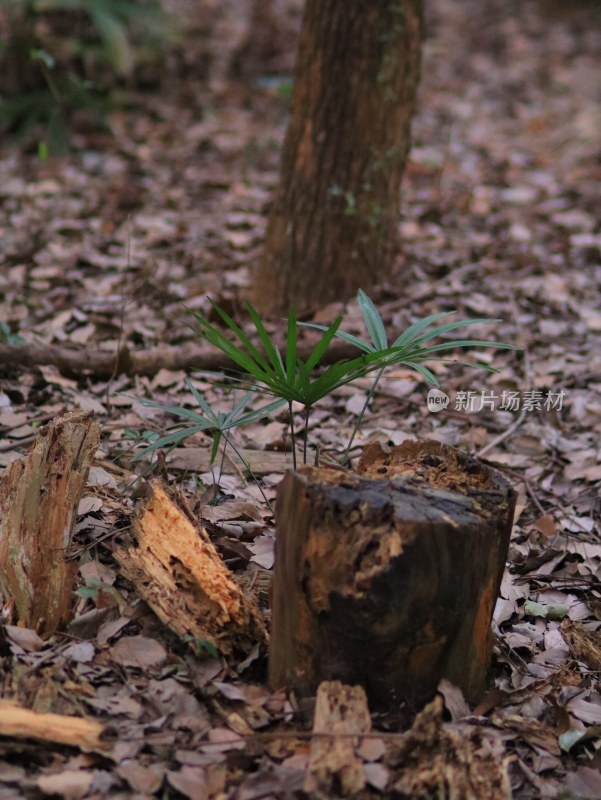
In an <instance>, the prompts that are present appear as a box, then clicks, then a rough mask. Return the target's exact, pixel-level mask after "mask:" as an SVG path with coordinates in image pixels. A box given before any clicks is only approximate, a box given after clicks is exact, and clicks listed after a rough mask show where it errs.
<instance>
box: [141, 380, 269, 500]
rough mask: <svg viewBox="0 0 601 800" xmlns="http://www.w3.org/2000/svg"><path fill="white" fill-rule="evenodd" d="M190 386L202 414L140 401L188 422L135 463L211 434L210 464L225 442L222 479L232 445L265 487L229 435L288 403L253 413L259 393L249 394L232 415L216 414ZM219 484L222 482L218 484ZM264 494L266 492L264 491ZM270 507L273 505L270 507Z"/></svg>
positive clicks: (156, 444)
mask: <svg viewBox="0 0 601 800" xmlns="http://www.w3.org/2000/svg"><path fill="white" fill-rule="evenodd" d="M186 385H187V386H188V388H189V389H190V391H191V392H192V394H193V396H194V399H195V400H196V402H197V403H198V405H199V406H200V409H201V411H200V413H199V412H197V411H191V410H189V409H187V408H181V407H180V406H171V405H167V404H164V403H158V402H156V401H155V400H148V399H146V398H142V399H137V401H138V402H139V403H141V404H142V405H144V406H150V407H151V408H160V409H162V410H163V411H166V412H167V413H168V414H173V416H175V417H179V418H180V419H181V420H183V421H184V426H183V427H178V428H177V430H175V431H171V432H170V433H168V434H166V435H165V436H161V437H160V438H158V439H155V440H154V441H153V442H152V444H150V445H148V447H145V448H144V450H142V451H141V452H139V453H137V455H136V456H135V457H134V459H133V460H134V461H137V460H139V459H141V458H144V457H145V456H148V455H150V454H151V453H154V452H155V451H156V450H159V449H162V448H165V447H174V446H175V445H176V444H179V443H180V442H182V441H183V440H184V439H187V438H188V437H189V436H192V435H193V434H194V433H199V432H200V431H205V432H207V433H210V434H211V436H212V438H213V443H212V447H211V456H210V463H211V465H212V464H214V462H215V459H216V458H217V453H218V452H219V446H220V444H221V441H222V440H223V443H224V444H223V448H222V453H221V465H220V468H219V475H221V470H222V468H223V460H224V457H225V449H226V447H227V446H228V445H229V446H230V447H231V448H232V450H233V451H234V452H235V454H236V455H237V456H238V458H239V459H240V461H241V462H242V463H243V464H244V467H245V469H247V470H248V472H249V473H250V475H251V476H252V478H253V479H254V480H255V483H257V486H259V489H260V490H261V487H260V485H259V483H258V481H257V480H256V478H255V476H254V475H253V472H252V470H251V468H250V465H249V464H248V463H247V461H246V460H245V458H244V456H243V455H242V453H241V452H240V451H239V450H238V448H237V447H236V445H235V444H234V442H233V441H232V439H231V438H230V436H229V435H228V432H229V431H230V430H232V429H233V428H238V427H240V426H241V425H247V424H248V423H250V422H257V421H258V420H260V419H263V418H264V417H267V416H269V415H270V414H272V413H273V412H274V411H276V410H277V409H278V408H281V407H282V406H283V405H284V400H275V401H273V402H271V403H267V405H264V406H261V407H260V408H257V409H254V410H252V411H246V408H247V407H248V405H249V403H250V402H251V400H252V399H254V397H255V393H254V392H253V391H249V392H247V393H246V394H245V395H244V397H242V399H241V400H239V401H238V402H234V405H233V407H232V409H231V411H228V412H224V411H215V410H214V409H212V408H211V406H210V405H209V404H208V403H207V401H206V400H205V398H204V397H203V396H202V394H201V393H200V392H199V391H198V389H196V387H195V386H194V385H193V384H192V383H191V382H190V381H186ZM217 483H219V480H218V481H217ZM261 492H262V490H261ZM263 497H264V499H265V501H266V502H267V503H268V501H267V498H265V495H263ZM268 505H269V503H268Z"/></svg>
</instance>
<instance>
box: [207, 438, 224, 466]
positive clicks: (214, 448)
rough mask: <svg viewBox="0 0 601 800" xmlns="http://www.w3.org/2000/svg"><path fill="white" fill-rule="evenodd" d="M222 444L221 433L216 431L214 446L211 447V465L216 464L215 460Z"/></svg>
mask: <svg viewBox="0 0 601 800" xmlns="http://www.w3.org/2000/svg"><path fill="white" fill-rule="evenodd" d="M220 442H221V431H215V433H214V434H213V446H212V447H211V457H210V459H209V464H211V465H212V464H214V463H215V459H216V458H217V453H218V452H219V444H220Z"/></svg>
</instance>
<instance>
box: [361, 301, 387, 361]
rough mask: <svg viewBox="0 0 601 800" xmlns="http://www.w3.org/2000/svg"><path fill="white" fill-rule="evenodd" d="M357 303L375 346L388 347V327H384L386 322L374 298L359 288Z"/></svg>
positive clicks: (381, 348) (379, 347) (380, 348)
mask: <svg viewBox="0 0 601 800" xmlns="http://www.w3.org/2000/svg"><path fill="white" fill-rule="evenodd" d="M357 303H358V305H359V311H360V312H361V316H362V317H363V322H364V323H365V327H366V328H367V332H368V333H369V335H370V336H371V339H372V342H373V343H374V347H376V348H377V349H378V350H383V349H384V348H386V347H388V336H387V335H386V329H385V328H384V323H383V322H382V317H381V316H380V312H379V311H378V309H377V308H376V307H375V305H374V304H373V302H372V300H371V299H370V298H369V297H368V296H367V294H366V293H365V292H364V291H363V289H359V293H358V294H357Z"/></svg>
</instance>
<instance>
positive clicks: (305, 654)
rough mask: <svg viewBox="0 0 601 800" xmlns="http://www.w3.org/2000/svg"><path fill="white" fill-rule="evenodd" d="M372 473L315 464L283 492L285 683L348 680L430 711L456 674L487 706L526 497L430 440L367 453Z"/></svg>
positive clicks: (279, 660) (278, 643)
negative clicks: (518, 516) (495, 626)
mask: <svg viewBox="0 0 601 800" xmlns="http://www.w3.org/2000/svg"><path fill="white" fill-rule="evenodd" d="M358 473H359V474H354V473H352V472H350V471H348V470H332V469H326V468H315V467H304V468H302V469H301V470H299V471H298V472H289V473H287V475H286V477H285V478H284V480H283V482H282V483H281V485H280V487H279V489H278V498H277V529H278V541H277V549H276V562H275V579H274V599H273V626H272V635H271V647H270V653H269V678H270V682H271V684H272V686H273V687H274V688H277V687H280V686H283V685H288V686H290V685H292V686H295V687H297V688H298V689H300V690H301V691H308V692H314V691H315V689H316V687H317V686H318V684H319V683H320V682H321V681H324V680H341V681H343V682H344V683H347V684H356V683H359V684H361V685H363V686H364V687H365V689H366V692H367V696H368V698H369V700H370V702H371V703H372V704H373V705H374V706H379V707H382V706H386V707H389V708H390V707H391V704H396V705H397V707H398V706H400V705H401V704H405V705H406V706H407V707H408V708H410V709H417V708H418V707H419V706H420V705H421V704H422V703H423V702H425V701H427V700H428V699H429V698H430V697H431V696H432V695H433V694H434V692H435V691H436V688H437V686H438V684H439V682H440V680H441V679H442V678H446V679H448V680H450V681H452V682H453V683H454V684H456V685H458V686H459V687H460V688H461V689H462V690H463V692H464V694H465V696H466V698H467V699H468V700H470V701H473V702H476V701H477V700H478V699H479V698H480V696H481V694H482V692H483V691H484V688H485V683H486V677H487V671H488V667H489V664H490V657H491V653H492V632H491V627H490V625H491V619H492V613H493V609H494V605H495V601H496V599H497V594H498V590H499V585H500V583H501V577H502V574H503V569H504V566H505V561H506V558H507V550H508V547H509V536H510V532H511V526H512V522H513V511H514V505H515V492H514V491H513V490H512V489H511V487H510V486H509V485H508V484H507V483H506V482H505V481H504V479H503V478H502V477H501V476H500V475H498V474H497V473H495V472H494V471H493V470H490V469H489V468H488V467H486V466H484V465H483V464H481V463H480V462H478V461H477V460H476V459H474V458H472V457H470V456H468V455H467V454H465V453H461V452H460V451H457V450H454V449H453V448H450V447H447V446H446V445H442V444H438V443H437V442H430V441H427V442H405V443H404V444H402V445H400V446H399V447H397V448H394V449H393V450H392V451H391V453H388V454H386V453H384V452H383V451H382V450H381V448H379V446H375V447H372V448H366V451H365V453H364V457H363V458H362V461H361V463H360V465H359V469H358Z"/></svg>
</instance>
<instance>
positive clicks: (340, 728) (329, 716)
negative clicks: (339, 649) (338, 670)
mask: <svg viewBox="0 0 601 800" xmlns="http://www.w3.org/2000/svg"><path fill="white" fill-rule="evenodd" d="M370 730H371V716H370V713H369V708H368V707H367V697H366V695H365V690H364V689H363V687H362V686H345V685H344V684H343V683H340V681H324V682H323V683H322V684H320V686H319V689H318V690H317V698H316V701H315V718H314V721H313V733H314V734H320V733H323V734H326V735H325V736H318V735H316V736H314V737H313V738H312V739H311V752H310V753H309V764H308V767H307V774H306V777H305V782H304V785H303V790H304V791H305V792H306V793H307V794H308V795H309V797H314V798H330V797H333V796H336V797H349V796H350V797H354V796H356V794H357V793H358V792H360V791H361V790H362V789H364V788H365V771H364V769H363V759H362V758H361V757H360V756H358V755H357V754H356V748H357V747H358V746H359V745H360V744H361V738H360V737H359V736H354V735H351V734H360V733H369V731H370ZM336 734H339V735H338V736H336Z"/></svg>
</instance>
